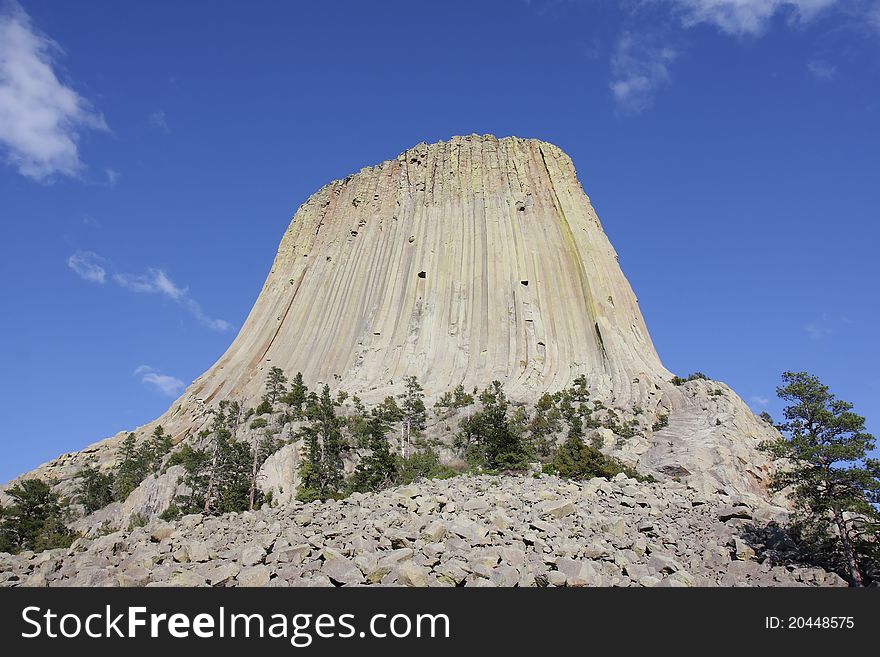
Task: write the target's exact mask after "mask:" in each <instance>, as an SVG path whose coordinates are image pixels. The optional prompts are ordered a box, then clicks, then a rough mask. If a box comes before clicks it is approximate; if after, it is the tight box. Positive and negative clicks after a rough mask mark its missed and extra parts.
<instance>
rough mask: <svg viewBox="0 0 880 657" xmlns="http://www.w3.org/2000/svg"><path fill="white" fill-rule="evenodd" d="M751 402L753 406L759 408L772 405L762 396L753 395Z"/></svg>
mask: <svg viewBox="0 0 880 657" xmlns="http://www.w3.org/2000/svg"><path fill="white" fill-rule="evenodd" d="M749 401H751V402H752V406H758V407H759V408H764V407H765V406H766V405H767V404H769V403H770V400H769V399H768V398H767V397H761V396H760V395H752V396H751V398H750V399H749Z"/></svg>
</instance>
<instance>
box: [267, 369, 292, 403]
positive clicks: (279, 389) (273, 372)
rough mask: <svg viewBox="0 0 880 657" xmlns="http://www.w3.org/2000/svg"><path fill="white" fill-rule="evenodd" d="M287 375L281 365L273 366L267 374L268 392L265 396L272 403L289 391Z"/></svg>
mask: <svg viewBox="0 0 880 657" xmlns="http://www.w3.org/2000/svg"><path fill="white" fill-rule="evenodd" d="M286 384H287V377H286V376H284V371H283V370H282V369H281V368H280V367H272V368H271V369H270V370H269V373H268V374H267V375H266V394H265V396H264V397H263V399H265V400H266V401H268V402H269V404H270V405H273V404H275V402H276V401H277V400H278V398H279V397H281V396H282V395H283V394H284V393H286V392H287V385H286Z"/></svg>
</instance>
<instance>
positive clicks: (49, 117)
mask: <svg viewBox="0 0 880 657" xmlns="http://www.w3.org/2000/svg"><path fill="white" fill-rule="evenodd" d="M61 54H63V52H62V50H61V48H60V46H58V44H57V43H55V42H54V41H53V40H52V39H50V38H49V37H48V36H45V35H43V34H40V33H39V32H37V31H36V30H35V29H34V27H33V25H32V24H31V20H30V17H29V16H28V15H27V14H26V13H25V11H24V10H23V9H22V8H21V6H20V5H18V4H17V3H14V2H13V3H11V4H8V5H6V8H5V9H0V145H2V148H3V151H4V152H5V153H4V155H5V158H6V160H7V161H8V162H9V163H10V164H11V165H12V166H14V167H16V168H17V169H18V171H19V173H21V174H22V175H24V176H27V177H29V178H33V179H34V180H38V181H47V180H49V179H51V177H52V176H54V175H56V174H61V175H65V176H76V175H78V174H79V173H80V172H81V171H82V169H83V164H82V162H81V161H80V158H79V149H78V146H77V144H78V141H79V138H80V136H81V134H82V132H83V131H85V130H107V124H106V123H105V122H104V119H103V117H102V116H101V115H100V114H98V113H97V112H95V110H94V109H93V108H92V107H91V105H90V104H89V102H88V101H87V100H85V99H84V98H83V97H82V96H80V95H79V94H78V93H77V92H76V91H74V90H73V89H72V88H71V87H69V86H67V85H65V84H64V83H63V82H61V81H60V80H59V79H58V76H57V75H56V73H55V70H54V65H55V63H56V60H57V57H58V56H59V55H61Z"/></svg>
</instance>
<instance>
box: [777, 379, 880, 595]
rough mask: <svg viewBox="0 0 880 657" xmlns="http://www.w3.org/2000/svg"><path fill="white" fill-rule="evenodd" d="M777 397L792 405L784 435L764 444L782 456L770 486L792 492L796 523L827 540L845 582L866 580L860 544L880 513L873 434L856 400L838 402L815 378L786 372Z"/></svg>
mask: <svg viewBox="0 0 880 657" xmlns="http://www.w3.org/2000/svg"><path fill="white" fill-rule="evenodd" d="M782 380H783V383H784V385H782V386H780V387H779V388H777V390H776V393H777V395H778V396H779V397H780V398H781V399H782V400H784V401H786V402H789V405H788V406H787V407H786V408H785V409H784V411H783V414H784V416H785V422H784V423H782V424H781V425H779V427H778V428H779V429H780V430H781V431H782V432H783V433H784V434H785V435H784V437H782V438H780V439H779V440H776V441H772V442H770V443H766V444H765V445H764V447H765V449H767V450H769V451H770V452H771V453H772V454H773V455H774V456H776V457H777V458H784V459H787V460H788V461H787V464H784V465H783V466H782V467H781V468H780V470H779V471H778V472H777V473H776V475H775V476H774V479H773V482H772V486H773V489H774V490H784V489H790V491H791V492H790V493H789V496H790V498H791V500H792V501H793V502H794V504H795V507H796V509H797V511H798V519H799V521H800V525H801V527H803V528H804V529H805V530H806V531H807V532H808V533H810V534H812V535H813V536H815V537H817V538H820V539H827V538H829V537H830V539H831V542H832V545H833V546H834V547H835V549H836V551H837V552H838V553H839V555H840V557H841V559H842V561H843V563H844V564H845V568H846V572H847V573H848V576H849V580H850V583H851V584H852V585H853V586H863V585H864V584H865V576H864V564H863V563H862V561H863V559H864V555H863V554H861V552H863V551H864V548H866V547H869V546H872V545H875V544H876V537H877V532H878V529H880V514H878V511H877V504H880V462H878V461H877V460H876V459H872V458H868V456H867V453H868V452H870V451H871V450H873V449H874V437H873V436H872V435H871V434H869V433H867V432H866V431H865V418H863V417H862V416H860V415H856V414H855V413H853V412H852V408H853V405H852V404H850V403H849V402H845V401H843V400H840V399H837V398H836V397H835V396H834V395H833V394H832V393H831V392H830V391H829V389H828V386H826V385H824V384H823V383H822V382H821V381H820V380H819V378H818V377H816V376H814V375H812V374H808V373H806V372H785V373H783V375H782Z"/></svg>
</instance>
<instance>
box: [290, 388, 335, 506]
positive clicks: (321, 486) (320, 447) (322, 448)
mask: <svg viewBox="0 0 880 657" xmlns="http://www.w3.org/2000/svg"><path fill="white" fill-rule="evenodd" d="M307 416H308V419H309V425H308V426H307V427H306V428H305V429H304V434H305V441H306V458H305V459H304V460H303V462H302V464H301V466H300V488H299V491H298V492H297V498H298V499H300V500H303V501H309V500H312V499H327V498H328V497H334V496H336V495H337V494H338V493H339V491H340V490H341V488H342V483H343V472H344V468H343V461H342V453H343V450H344V448H345V442H344V439H343V436H342V426H343V423H344V421H343V419H342V418H341V417H338V416H337V415H336V406H335V405H334V403H333V398H332V397H331V396H330V386H328V385H325V386H324V389H323V390H322V391H321V396H320V397H317V398H315V399H313V400H311V403H310V404H309V408H308V410H307Z"/></svg>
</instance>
